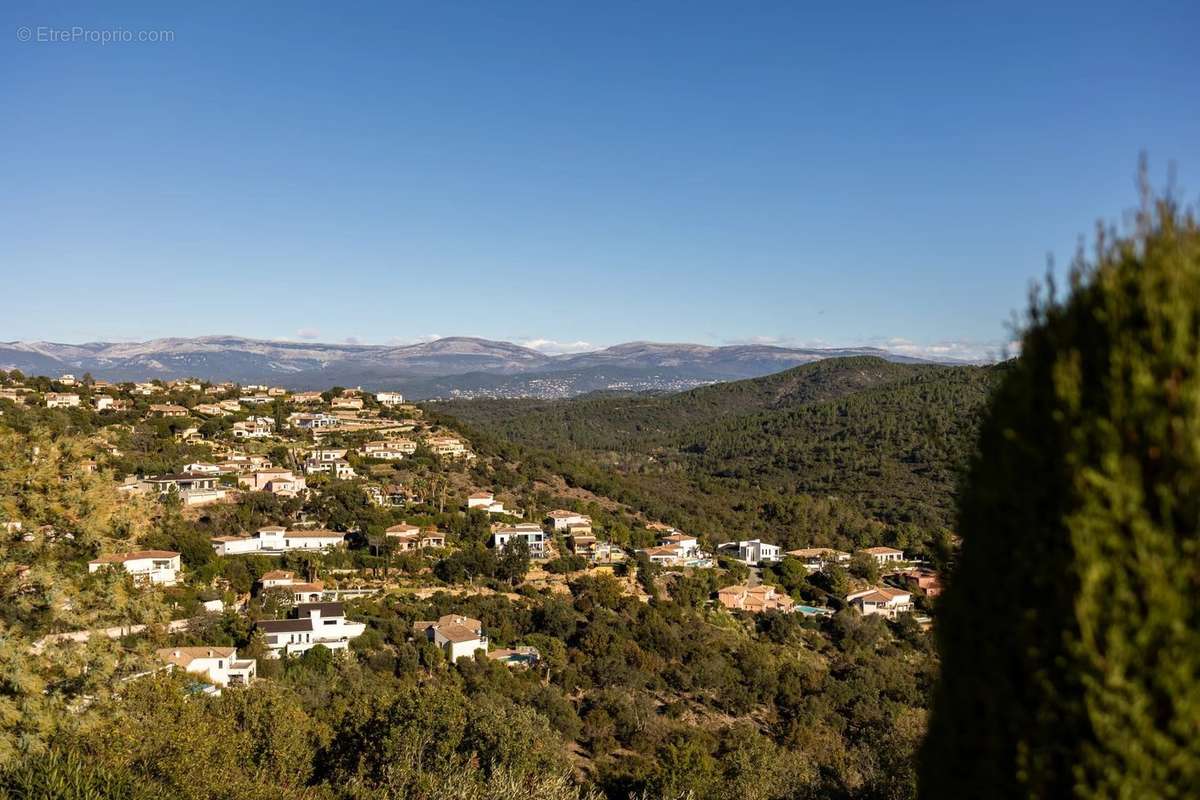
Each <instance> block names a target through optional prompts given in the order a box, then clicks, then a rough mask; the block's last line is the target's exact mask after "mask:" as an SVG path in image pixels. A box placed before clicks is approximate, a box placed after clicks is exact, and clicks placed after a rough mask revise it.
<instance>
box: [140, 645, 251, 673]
mask: <svg viewBox="0 0 1200 800" xmlns="http://www.w3.org/2000/svg"><path fill="white" fill-rule="evenodd" d="M155 653H156V654H157V655H158V657H159V658H160V659H162V660H163V661H166V662H167V663H168V664H174V665H176V666H178V667H184V668H186V667H187V666H188V665H189V664H191V663H192V662H193V661H195V660H196V659H197V658H233V656H234V654H236V653H237V648H235V647H163V648H160V649H158V650H156V651H155Z"/></svg>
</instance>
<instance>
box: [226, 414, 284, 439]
mask: <svg viewBox="0 0 1200 800" xmlns="http://www.w3.org/2000/svg"><path fill="white" fill-rule="evenodd" d="M274 432H275V421H274V420H272V419H269V418H267V417H250V418H249V419H247V420H246V421H245V422H235V423H233V431H232V433H233V438H235V439H266V438H267V437H268V436H270V435H271V434H272V433H274Z"/></svg>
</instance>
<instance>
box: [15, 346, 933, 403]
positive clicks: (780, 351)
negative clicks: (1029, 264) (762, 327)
mask: <svg viewBox="0 0 1200 800" xmlns="http://www.w3.org/2000/svg"><path fill="white" fill-rule="evenodd" d="M854 355H872V356H878V357H881V358H884V359H887V360H889V361H894V362H905V363H911V362H916V361H919V360H918V359H913V358H911V357H908V356H902V355H897V354H893V353H888V352H887V351H885V350H880V349H877V348H871V347H863V348H837V349H816V348H788V347H778V346H773V345H729V346H724V347H713V346H708V345H698V344H687V343H678V344H675V343H657V342H628V343H625V344H619V345H614V346H612V347H608V348H604V349H601V350H595V351H592V352H586V353H572V354H567V355H557V356H553V355H547V354H545V353H541V352H539V351H537V350H534V349H532V348H528V347H523V346H521V345H518V344H513V343H511V342H502V341H493V340H488V339H480V338H474V337H463V336H454V337H446V338H442V339H436V340H434V341H431V342H422V343H418V344H411V345H398V346H392V345H365V344H325V343H316V342H291V341H270V340H262V339H248V338H244V337H239V336H202V337H195V338H166V339H155V340H151V341H146V342H88V343H84V344H63V343H58V342H43V341H38V342H0V368H4V369H20V370H22V371H25V372H29V373H36V374H55V373H57V372H73V373H77V374H81V373H83V372H91V373H92V374H93V375H94V376H95V377H97V378H105V379H108V380H147V379H153V378H163V379H170V378H181V377H188V376H195V377H199V378H203V379H207V380H233V381H240V382H243V383H257V382H271V383H279V384H282V385H284V386H287V387H288V388H292V389H315V388H324V387H328V386H329V385H331V384H343V385H362V386H365V387H368V388H375V389H400V390H402V391H405V392H407V393H408V394H410V395H412V396H413V397H414V398H418V399H419V398H429V397H456V396H457V397H462V396H467V397H480V396H496V397H521V396H533V397H569V396H573V395H577V394H583V393H586V392H592V391H604V390H609V389H614V390H619V391H656V390H657V391H678V390H681V389H688V388H693V387H696V386H702V385H704V384H708V383H714V382H718V381H727V380H735V379H739V378H750V377H757V376H761V375H768V374H771V373H774V372H778V371H781V370H784V369H788V368H790V367H794V366H799V365H802V364H808V363H812V362H814V361H819V360H822V359H826V358H835V357H844V356H854Z"/></svg>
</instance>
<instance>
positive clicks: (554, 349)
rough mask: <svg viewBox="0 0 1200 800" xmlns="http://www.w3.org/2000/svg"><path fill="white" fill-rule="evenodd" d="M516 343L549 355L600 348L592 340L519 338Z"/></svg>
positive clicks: (584, 351) (583, 351)
mask: <svg viewBox="0 0 1200 800" xmlns="http://www.w3.org/2000/svg"><path fill="white" fill-rule="evenodd" d="M516 343H517V344H519V345H521V346H522V347H528V348H529V349H531V350H537V351H538V352H539V353H545V354H546V355H549V356H557V355H563V354H566V353H586V352H588V351H589V350H596V349H598V348H597V347H596V345H594V344H592V343H591V342H584V341H577V342H559V341H555V340H554V339H538V338H533V339H517V340H516Z"/></svg>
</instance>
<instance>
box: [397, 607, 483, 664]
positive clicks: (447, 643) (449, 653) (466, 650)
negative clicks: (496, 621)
mask: <svg viewBox="0 0 1200 800" xmlns="http://www.w3.org/2000/svg"><path fill="white" fill-rule="evenodd" d="M413 635H414V636H418V637H424V638H425V639H427V640H428V641H431V642H433V643H434V644H435V645H437V646H438V647H439V648H441V649H442V651H443V652H444V653H445V654H446V658H448V659H449V660H450V663H452V664H453V663H454V662H455V661H457V660H458V659H460V658H462V657H464V656H474V655H475V653H476V652H478V651H480V650H482V651H483V652H484V653H487V649H488V638H487V637H486V636H484V635H483V623H482V622H480V621H479V620H477V619H471V618H470V617H460V616H457V615H455V614H447V615H446V616H444V617H440V618H439V619H438V620H437V622H414V623H413Z"/></svg>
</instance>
